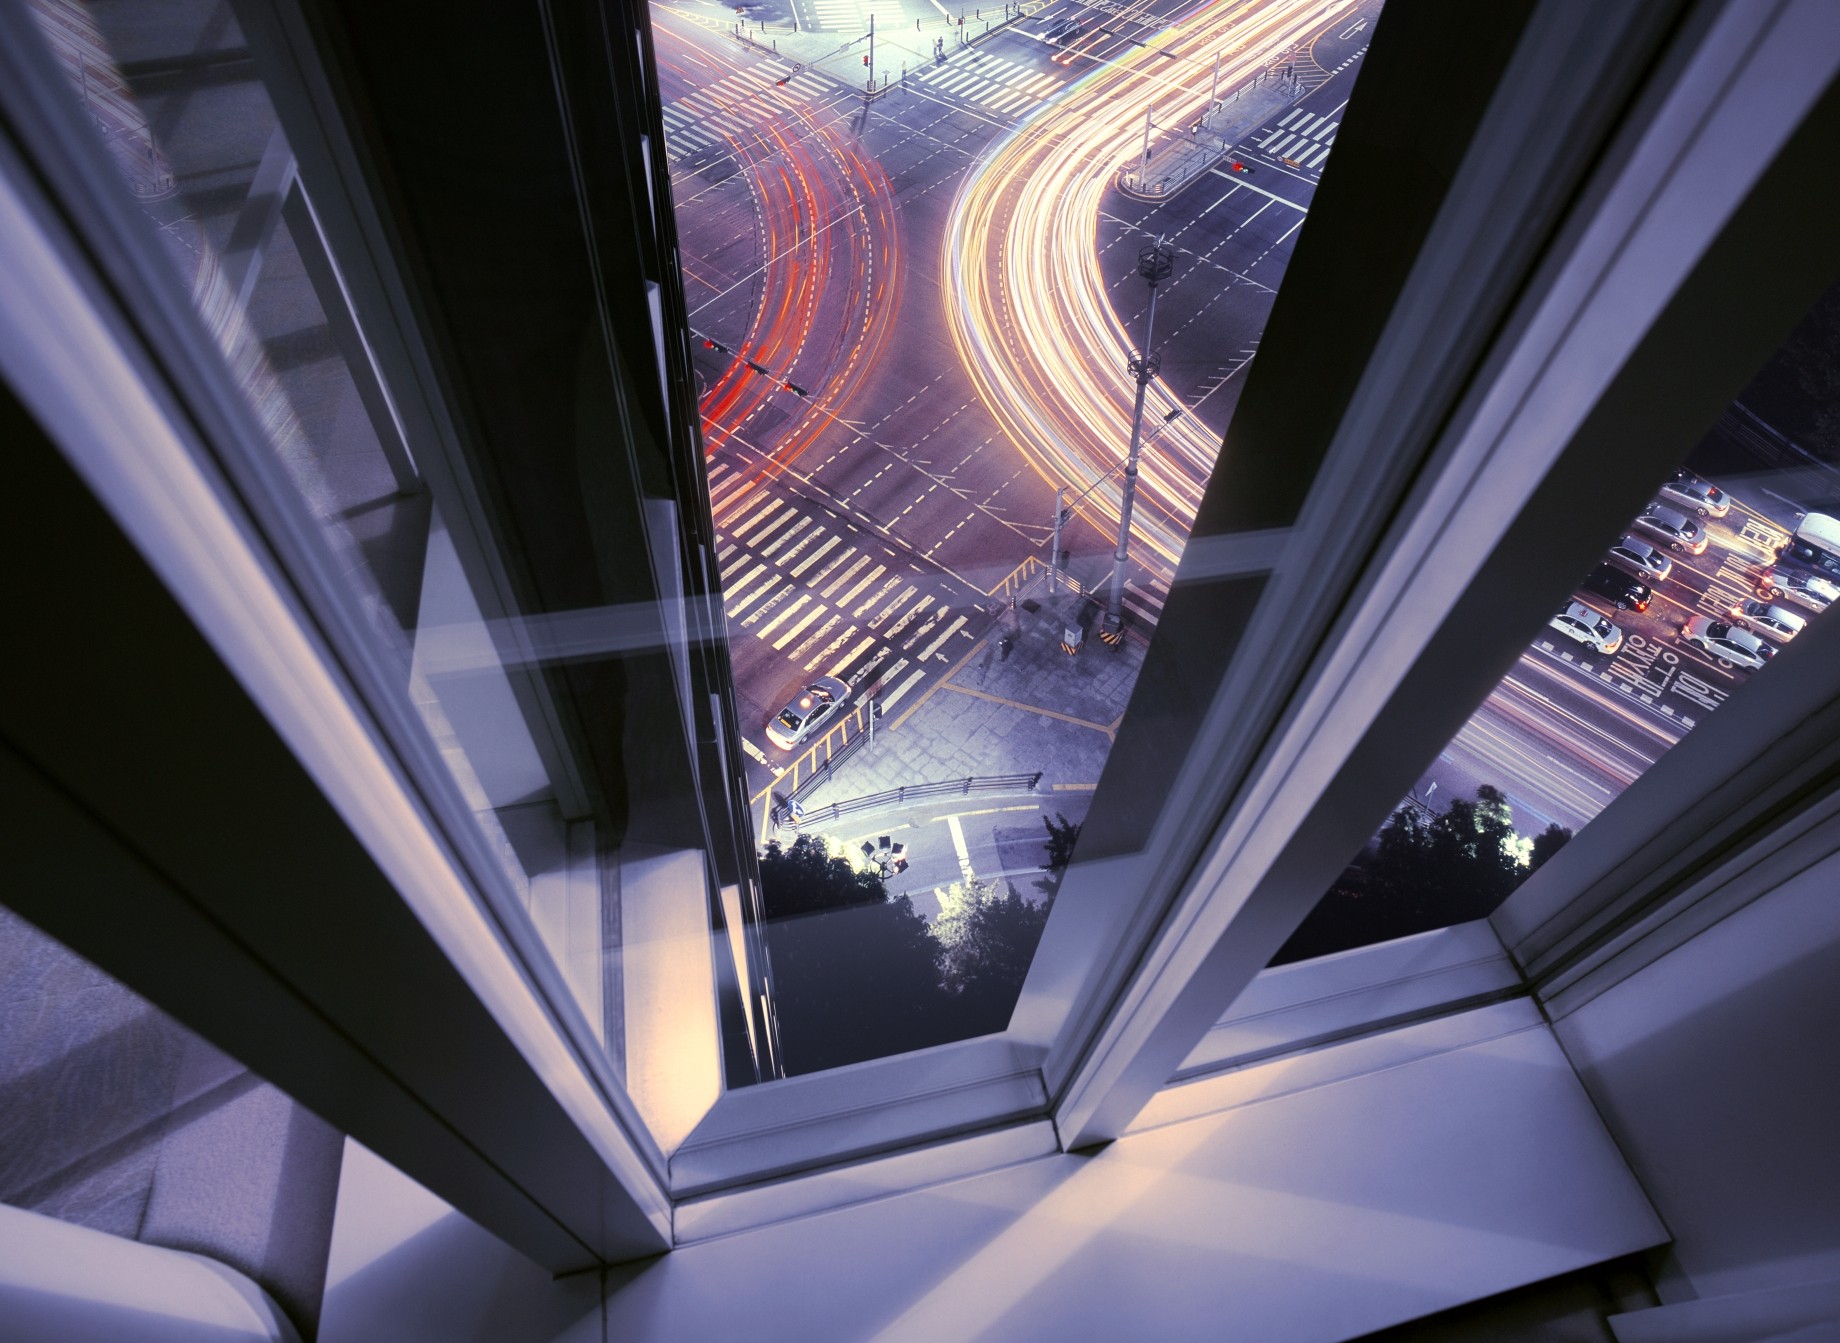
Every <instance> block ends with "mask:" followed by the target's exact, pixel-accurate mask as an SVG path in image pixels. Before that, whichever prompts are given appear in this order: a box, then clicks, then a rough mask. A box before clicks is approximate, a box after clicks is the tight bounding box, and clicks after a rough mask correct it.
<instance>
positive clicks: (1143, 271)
mask: <svg viewBox="0 0 1840 1343" xmlns="http://www.w3.org/2000/svg"><path fill="white" fill-rule="evenodd" d="M1175 259H1176V253H1175V249H1174V248H1173V247H1165V246H1163V244H1162V243H1161V242H1160V241H1159V242H1157V243H1156V244H1155V245H1154V246H1151V247H1144V248H1140V249H1139V250H1138V253H1137V273H1138V274H1139V275H1141V276H1143V277H1144V279H1145V280H1146V281H1148V282H1149V285H1150V307H1149V310H1148V311H1147V312H1145V313H1144V344H1143V352H1142V353H1141V354H1139V355H1138V357H1137V358H1135V359H1133V360H1132V361H1131V365H1130V368H1131V376H1132V377H1134V378H1135V379H1136V380H1137V402H1136V404H1135V405H1134V406H1133V407H1132V409H1131V449H1130V452H1129V453H1127V454H1126V456H1125V464H1124V502H1123V505H1122V507H1121V508H1120V509H1119V513H1118V549H1117V551H1116V552H1115V553H1114V554H1113V555H1112V591H1111V596H1110V597H1109V599H1108V600H1107V601H1106V605H1105V624H1104V626H1103V627H1102V628H1101V629H1100V631H1099V637H1100V638H1101V639H1103V640H1105V642H1107V643H1108V644H1114V645H1115V644H1120V643H1123V642H1124V567H1125V561H1126V560H1128V559H1129V558H1130V554H1131V505H1132V504H1133V503H1135V502H1136V499H1137V454H1138V450H1139V449H1140V448H1141V447H1142V446H1143V433H1144V394H1145V392H1147V391H1148V390H1149V388H1150V380H1151V379H1152V378H1154V377H1155V376H1156V370H1157V368H1158V367H1159V366H1160V364H1161V362H1162V361H1161V360H1159V359H1158V358H1157V357H1156V356H1155V355H1153V354H1151V353H1150V333H1151V331H1152V329H1153V328H1154V327H1155V324H1156V287H1157V285H1159V284H1161V283H1162V282H1163V281H1164V280H1167V279H1168V278H1169V276H1170V272H1172V271H1173V270H1174V269H1175Z"/></svg>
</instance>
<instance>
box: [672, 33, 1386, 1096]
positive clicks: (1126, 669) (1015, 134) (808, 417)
mask: <svg viewBox="0 0 1840 1343" xmlns="http://www.w3.org/2000/svg"><path fill="white" fill-rule="evenodd" d="M1377 12H1378V6H1374V5H1366V6H1362V7H1361V8H1360V9H1359V11H1358V12H1345V13H1343V14H1342V15H1341V16H1340V17H1339V18H1338V19H1337V20H1336V21H1335V22H1333V23H1329V22H1326V21H1324V20H1323V19H1322V17H1321V11H1317V10H1312V11H1310V12H1309V13H1308V14H1301V13H1299V14H1289V13H1286V14H1279V15H1273V16H1267V17H1266V18H1265V19H1263V20H1261V21H1260V22H1259V23H1256V24H1254V23H1249V22H1247V21H1246V20H1245V18H1244V16H1243V15H1242V14H1241V12H1240V11H1238V10H1236V9H1233V8H1232V7H1229V6H1210V7H1204V8H1202V9H1199V10H1191V11H1188V12H1185V13H1182V14H1180V16H1179V18H1176V19H1175V21H1174V22H1173V23H1172V22H1171V21H1170V19H1169V18H1162V17H1158V16H1157V15H1156V13H1154V12H1152V11H1145V10H1134V11H1131V12H1130V13H1128V14H1127V13H1124V12H1122V11H1120V12H1119V13H1118V15H1116V16H1112V15H1110V14H1107V13H1101V12H1099V11H1094V10H1076V9H1074V8H1071V7H1068V6H1064V5H1048V6H1042V5H1027V6H1016V5H1011V4H1005V3H1003V0H996V3H994V4H993V5H990V6H987V7H984V8H976V7H966V8H965V9H964V10H963V12H962V14H961V13H960V11H959V9H958V8H956V7H954V8H953V9H952V10H951V11H950V13H949V14H947V13H946V12H945V11H943V10H937V9H936V10H935V11H931V12H929V13H927V14H924V15H918V14H917V13H916V12H910V11H908V10H904V9H902V8H901V7H900V6H896V5H892V4H887V3H881V0H835V2H834V3H833V2H832V0H816V3H811V2H808V0H791V3H790V5H788V3H786V0H770V2H769V3H766V4H748V5H743V6H737V7H736V14H735V17H734V18H733V19H732V20H730V21H729V22H728V24H727V25H726V27H725V28H722V29H716V30H713V31H712V29H711V28H710V27H708V26H705V25H704V24H703V23H701V22H699V21H693V20H692V19H691V18H690V17H689V16H687V15H684V14H680V13H678V12H676V11H672V10H670V9H665V8H654V10H653V40H654V46H655V49H656V52H657V64H658V69H659V79H660V87H661V94H662V99H663V104H664V121H665V134H666V147H667V151H668V156H669V162H670V167H671V174H672V184H673V192H674V197H675V202H676V212H677V228H678V234H679V240H680V245H681V250H682V255H683V258H684V262H683V264H684V270H685V276H686V280H685V284H686V290H687V299H688V308H689V311H690V314H691V326H692V332H693V335H694V336H695V337H696V338H697V339H696V341H695V350H696V355H697V372H698V376H699V380H700V391H701V398H702V399H701V409H702V414H703V431H704V438H705V445H706V449H707V453H708V465H709V482H710V490H711V495H712V501H713V506H714V513H715V520H716V524H717V529H718V534H719V539H720V544H721V551H720V557H721V565H722V575H723V580H724V587H725V590H726V605H727V616H728V620H729V633H730V642H731V649H732V653H733V661H734V667H735V676H736V681H737V688H738V694H739V699H740V710H741V728H742V734H743V738H744V741H743V748H744V750H745V751H746V753H747V755H748V757H749V785H750V793H751V797H752V801H753V804H754V808H755V815H756V816H757V818H758V824H759V838H760V841H761V843H762V845H763V847H764V849H765V853H766V858H765V859H764V861H763V867H762V883H763V893H764V897H765V907H766V911H767V913H768V915H769V933H768V941H769V950H770V953H771V967H772V979H773V992H774V997H775V1001H776V1005H777V1009H778V1022H779V1028H780V1043H781V1047H782V1050H783V1053H784V1057H785V1061H786V1066H787V1068H788V1069H789V1070H790V1071H792V1072H806V1071H811V1070H813V1069H817V1068H822V1067H827V1066H832V1065H835V1064H841V1063H848V1062H852V1061H856V1060H859V1059H864V1058H871V1057H875V1056H877V1055H880V1054H888V1053H894V1052H897V1051H899V1050H903V1049H908V1048H913V1047H917V1046H919V1045H924V1044H933V1043H939V1042H943V1041H946V1040H952V1039H958V1038H963V1037H965V1036H968V1035H975V1034H979V1033H983V1032H989V1031H995V1030H1000V1029H1003V1028H1004V1027H1005V1026H1006V1025H1007V1022H1008V1019H1009V1014H1010V1012H1011V1010H1012V1008H1013V1006H1014V1003H1015V1000H1016V997H1017V994H1018V992H1019V990H1020V987H1021V981H1022V976H1023V974H1024V972H1025V971H1026V969H1027V966H1028V962H1029V959H1030V956H1031V954H1032V952H1033V947H1034V943H1035V939H1036V938H1037V937H1038V936H1039V933H1040V929H1041V927H1042V926H1043V923H1044V922H1045V918H1046V914H1047V910H1048V907H1049V904H1050V902H1051V899H1052V894H1053V887H1054V883H1055V880H1056V878H1055V876H1054V875H1053V873H1054V872H1056V871H1058V869H1059V868H1060V867H1061V866H1064V863H1065V858H1066V853H1065V851H1066V849H1067V848H1068V847H1069V846H1070V843H1071V839H1072V837H1073V836H1074V835H1076V834H1077V831H1078V827H1079V825H1080V823H1081V819H1082V817H1083V816H1084V815H1085V811H1086V806H1087V802H1088V799H1089V798H1090V795H1091V793H1092V790H1093V788H1094V787H1095V785H1096V784H1097V781H1098V778H1099V774H1100V770H1101V769H1102V768H1103V766H1104V763H1105V760H1106V756H1107V752H1108V750H1109V748H1110V746H1111V743H1112V740H1113V737H1114V733H1115V731H1116V728H1117V724H1118V722H1119V719H1120V717H1121V716H1122V715H1123V713H1124V710H1125V706H1126V703H1127V701H1128V699H1129V696H1130V692H1131V689H1132V686H1133V684H1134V682H1135V680H1136V676H1137V672H1138V669H1139V667H1140V666H1141V664H1142V658H1143V651H1144V647H1145V645H1146V641H1147V640H1148V639H1149V637H1150V636H1151V635H1152V633H1153V632H1154V630H1155V628H1156V623H1157V619H1158V615H1159V612H1160V610H1161V606H1162V602H1163V598H1164V595H1165V594H1166V592H1167V590H1168V585H1169V581H1170V578H1171V575H1172V574H1173V572H1174V567H1175V563H1176V561H1177V559H1178V557H1179V556H1180V554H1181V552H1182V548H1183V544H1184V541H1185V539H1186V537H1187V535H1188V532H1189V529H1190V526H1191V524H1192V522H1193V519H1194V516H1195V509H1196V507H1197V504H1198V502H1199V500H1200V497H1201V492H1202V489H1203V487H1204V486H1205V485H1206V483H1207V480H1208V477H1209V475H1210V473H1211V471H1212V469H1213V466H1214V460H1215V456H1216V454H1217V453H1218V452H1219V450H1220V446H1221V442H1222V438H1223V435H1224V432H1225V428H1226V425H1227V422H1228V420H1229V418H1230V417H1231V416H1232V413H1233V410H1234V406H1235V404H1236V402H1237V398H1238V396H1239V393H1240V388H1241V386H1242V383H1243V379H1244V373H1245V370H1246V368H1247V366H1248V365H1249V363H1250V362H1251V361H1252V359H1253V357H1254V356H1255V354H1256V353H1257V350H1258V345H1259V339H1260V334H1261V332H1262V331H1263V329H1264V326H1265V322H1266V319H1267V316H1268V314H1269V313H1270V310H1271V305H1272V301H1273V298H1274V295H1275V294H1276V291H1277V288H1278V285H1279V282H1280V280H1281V278H1282V276H1283V274H1284V270H1285V266H1286V264H1287V262H1288V260H1289V258H1290V255H1291V249H1292V246H1293V244H1294V242H1295V240H1296V237H1297V234H1298V230H1299V229H1300V228H1301V226H1302V223H1303V221H1304V219H1305V218H1306V216H1307V213H1308V210H1309V208H1310V205H1311V202H1312V200H1313V198H1314V193H1315V190H1316V186H1317V183H1318V181H1319V179H1320V177H1321V174H1322V173H1323V171H1324V169H1325V165H1326V164H1327V163H1328V161H1329V159H1330V155H1331V150H1332V148H1333V145H1334V143H1335V138H1336V134H1337V131H1338V129H1339V127H1340V124H1341V117H1342V114H1343V111H1344V109H1345V107H1346V105H1347V101H1348V96H1349V91H1350V88H1351V87H1352V85H1353V82H1354V80H1355V78H1356V76H1357V75H1358V74H1359V72H1360V70H1361V68H1362V62H1361V57H1362V56H1363V55H1364V53H1365V51H1366V42H1367V37H1368V34H1369V32H1370V24H1371V22H1372V19H1373V17H1374V15H1375V14H1376V13H1377ZM1168 13H1169V14H1171V15H1174V14H1175V13H1176V11H1174V10H1170V11H1168ZM1146 350H1148V351H1149V357H1148V358H1147V359H1143V360H1141V362H1140V356H1142V355H1143V354H1144V352H1145V351H1146ZM1133 460H1135V461H1136V462H1137V466H1136V469H1135V471H1133V470H1132V469H1131V466H1130V463H1131V462H1132V461H1133ZM1132 485H1134V494H1133V495H1132V496H1131V500H1130V503H1129V505H1127V502H1126V499H1127V487H1128V486H1132ZM1127 507H1129V509H1130V527H1129V529H1128V533H1127V535H1128V544H1122V545H1121V539H1120V523H1121V519H1122V518H1123V516H1124V514H1125V512H1126V509H1127ZM1120 549H1123V550H1124V551H1125V557H1124V560H1123V562H1122V563H1120V564H1118V565H1117V566H1116V567H1115V563H1114V557H1115V552H1117V551H1119V550H1120ZM1115 580H1116V584H1117V585H1116V586H1114V581H1115ZM827 854H828V855H831V856H830V857H829V858H828V859H827V858H826V857H825V856H824V855H827ZM1044 869H1052V871H1049V872H1048V875H1046V876H1045V877H1044V875H1043V874H1044ZM870 948H873V950H871V949H870Z"/></svg>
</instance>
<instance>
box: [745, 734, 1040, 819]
mask: <svg viewBox="0 0 1840 1343" xmlns="http://www.w3.org/2000/svg"><path fill="white" fill-rule="evenodd" d="M857 740H858V741H861V740H865V739H864V738H858V739H857ZM826 778H828V775H827V776H826ZM819 782H822V780H820V779H818V778H817V777H816V776H814V777H813V779H812V781H811V782H809V783H807V784H805V785H804V787H803V788H801V789H799V790H798V792H799V793H802V792H804V791H805V790H806V789H809V788H815V787H816V786H817V785H818V783H819ZM1040 783H1041V771H1040V770H1036V771H1035V772H1034V773H1033V774H991V775H985V776H982V777H979V776H976V775H973V776H971V777H969V778H964V779H946V780H943V781H942V782H939V783H910V784H904V785H902V786H901V787H899V788H890V789H888V790H887V791H885V792H881V793H870V794H869V795H868V796H867V797H853V798H850V799H848V800H847V801H843V802H832V803H829V804H827V805H824V806H818V807H805V806H802V805H801V804H800V803H799V798H798V793H794V794H793V795H792V796H791V797H790V798H788V799H787V800H786V801H785V802H784V803H783V804H776V805H775V806H774V808H773V823H774V824H775V825H784V824H785V823H786V822H787V821H791V822H792V823H793V824H795V825H798V826H800V827H806V826H810V825H811V824H812V823H813V822H815V821H837V820H842V819H843V818H844V817H845V816H854V815H856V814H857V813H859V812H865V811H881V810H884V809H885V808H888V807H899V806H904V805H906V804H907V803H909V802H925V801H928V800H929V799H932V798H938V797H969V796H970V795H971V794H972V793H1015V792H1024V793H1032V792H1034V791H1035V789H1036V786H1037V785H1039V784H1040ZM795 813H796V814H795Z"/></svg>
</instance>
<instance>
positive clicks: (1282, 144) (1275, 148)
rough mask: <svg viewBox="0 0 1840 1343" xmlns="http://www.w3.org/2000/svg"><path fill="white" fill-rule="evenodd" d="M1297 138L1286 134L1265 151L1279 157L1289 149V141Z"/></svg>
mask: <svg viewBox="0 0 1840 1343" xmlns="http://www.w3.org/2000/svg"><path fill="white" fill-rule="evenodd" d="M1297 138H1298V137H1297V136H1295V135H1287V136H1285V137H1284V138H1283V139H1282V140H1280V141H1278V143H1277V144H1275V145H1271V146H1269V147H1268V148H1267V149H1266V150H1265V152H1266V153H1267V154H1270V155H1271V156H1272V157H1273V158H1279V157H1281V156H1282V155H1283V154H1284V153H1285V151H1286V150H1287V149H1289V147H1290V143H1291V141H1292V140H1295V139H1297Z"/></svg>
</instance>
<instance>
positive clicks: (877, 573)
mask: <svg viewBox="0 0 1840 1343" xmlns="http://www.w3.org/2000/svg"><path fill="white" fill-rule="evenodd" d="M864 558H865V559H866V558H868V557H867V556H864ZM887 572H888V566H887V565H885V564H878V565H876V566H875V568H873V569H871V570H870V571H869V575H868V577H867V578H865V579H863V581H862V582H860V583H858V584H857V585H856V586H855V587H853V588H851V589H850V590H849V591H848V592H846V593H844V594H843V596H841V597H839V598H838V599H837V605H839V606H848V605H849V604H850V603H851V602H853V601H855V600H856V594H857V593H859V592H861V591H862V590H863V589H864V588H866V587H868V586H869V584H871V583H873V582H874V581H875V580H876V579H878V578H880V577H881V576H882V575H883V574H885V573H887Z"/></svg>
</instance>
